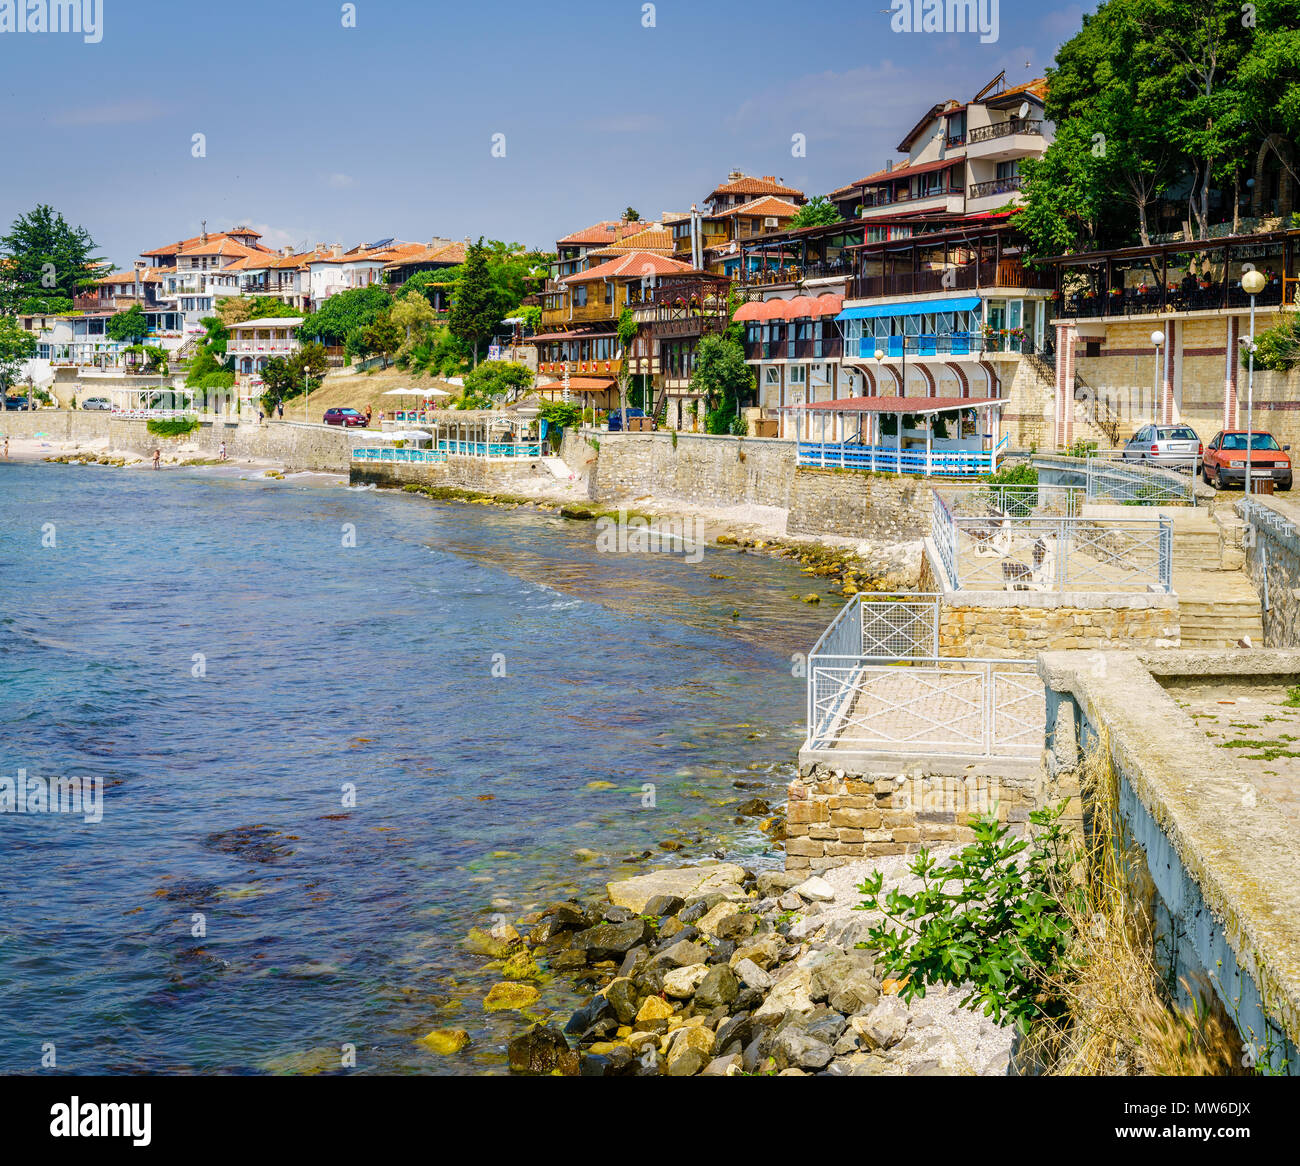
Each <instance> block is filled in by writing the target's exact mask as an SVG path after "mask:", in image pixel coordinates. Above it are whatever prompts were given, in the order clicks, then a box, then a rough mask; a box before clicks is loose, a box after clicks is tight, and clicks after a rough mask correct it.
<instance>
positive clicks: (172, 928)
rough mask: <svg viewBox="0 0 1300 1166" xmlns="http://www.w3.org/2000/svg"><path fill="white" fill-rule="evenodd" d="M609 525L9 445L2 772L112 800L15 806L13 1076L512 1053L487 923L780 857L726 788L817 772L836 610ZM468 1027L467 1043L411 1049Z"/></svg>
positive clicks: (4, 925) (793, 572) (2, 539)
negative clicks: (802, 757)
mask: <svg viewBox="0 0 1300 1166" xmlns="http://www.w3.org/2000/svg"><path fill="white" fill-rule="evenodd" d="M47 524H53V525H52V527H51V526H49V525H47ZM348 524H351V526H352V527H354V528H355V543H356V545H355V547H347V546H344V545H343V543H344V540H345V534H346V530H345V528H346V527H347V525H348ZM51 531H52V533H53V536H54V543H55V545H54V546H44V545H42V542H43V532H44V534H45V540H44V541H46V542H48V541H49V538H48V535H49V533H50V532H51ZM595 545H596V543H595V529H594V524H592V523H590V522H574V521H567V520H562V519H556V518H550V517H547V516H543V515H539V514H537V513H535V512H531V511H523V510H521V511H506V510H502V509H499V508H493V507H487V506H466V505H457V504H439V503H433V502H430V501H428V500H427V499H423V498H417V497H412V496H409V495H405V494H392V493H378V492H375V491H372V490H353V489H347V488H345V487H343V486H341V485H339V484H338V483H336V482H333V481H331V480H328V479H324V478H319V477H315V476H310V475H304V476H298V477H291V478H289V479H287V480H286V481H283V482H273V481H268V480H243V479H240V478H239V477H238V476H237V474H236V473H235V472H232V471H230V470H222V471H215V470H212V471H203V470H194V471H174V472H168V473H160V474H155V473H153V472H151V471H145V472H140V471H119V470H110V469H104V468H98V467H55V466H46V465H28V466H23V465H16V464H12V463H10V464H0V701H2V702H3V703H2V705H0V775H5V776H8V777H10V778H13V777H15V776H16V774H17V770H18V769H19V768H20V767H21V768H24V769H26V770H27V772H28V774H29V775H30V776H39V777H46V778H49V777H54V776H83V777H98V778H100V779H101V780H102V781H103V783H104V785H105V793H104V810H103V820H102V821H101V822H98V823H88V822H85V821H83V820H82V819H81V818H80V817H73V816H70V815H65V814H45V815H15V814H3V815H0V998H2V999H4V1000H5V1002H6V1003H5V1007H4V1009H3V1012H2V1013H0V1072H30V1071H35V1070H36V1069H38V1068H39V1066H40V1061H41V1056H42V1045H43V1044H45V1043H46V1042H53V1044H54V1046H55V1051H56V1055H57V1067H58V1069H59V1070H61V1071H64V1072H74V1073H88V1072H133V1071H134V1072H139V1071H154V1072H198V1071H207V1072H211V1071H230V1072H253V1071H259V1070H261V1069H265V1068H268V1067H269V1068H275V1067H277V1066H280V1067H289V1068H298V1069H301V1068H309V1067H313V1066H314V1067H324V1068H327V1069H328V1068H331V1067H334V1068H337V1062H338V1049H339V1048H340V1046H342V1045H343V1044H345V1043H347V1044H352V1045H354V1046H355V1047H356V1050H357V1052H356V1058H357V1066H358V1070H359V1071H363V1072H365V1071H370V1072H460V1073H466V1072H469V1073H473V1072H483V1071H501V1070H502V1069H503V1050H504V1044H505V1041H506V1040H507V1039H508V1038H509V1036H510V1035H511V1034H512V1033H513V1032H514V1031H517V1030H518V1028H519V1027H520V1026H521V1025H522V1024H523V1023H524V1021H523V1020H522V1019H521V1018H520V1017H519V1016H518V1015H517V1014H514V1015H512V1014H506V1015H493V1016H489V1015H486V1014H485V1013H484V1012H483V1010H482V1007H481V999H482V996H483V994H484V993H485V991H486V989H487V988H488V987H489V986H490V985H491V984H492V983H493V982H495V980H496V979H497V978H498V977H497V976H496V975H494V974H493V973H492V972H491V971H490V970H484V969H483V968H482V966H481V965H482V963H483V961H482V960H481V959H479V958H478V957H475V956H471V955H469V954H468V953H467V952H466V951H465V950H464V948H463V946H462V945H461V940H462V939H463V937H464V935H465V933H466V931H467V930H468V929H469V928H470V927H472V926H475V925H483V924H485V923H490V921H491V919H492V917H493V916H494V915H496V914H498V913H500V914H502V915H505V916H507V917H508V918H511V919H513V918H515V917H516V916H517V915H518V914H519V913H522V912H523V911H524V910H526V909H528V908H529V907H531V906H533V905H535V904H538V903H543V902H546V901H550V900H552V899H554V898H558V897H562V896H564V895H566V894H569V893H572V892H574V891H578V890H586V889H589V888H591V887H595V886H599V885H600V883H601V882H603V881H604V879H605V878H607V877H616V878H617V877H626V876H627V875H629V874H631V873H635V872H637V871H640V870H644V869H645V868H646V866H647V865H649V863H651V862H654V863H672V862H676V861H680V859H681V857H682V855H686V856H702V855H705V854H707V853H709V852H710V851H711V850H713V849H715V848H717V847H719V846H724V847H726V848H727V850H728V852H729V853H730V854H743V855H748V856H750V857H751V858H753V859H754V860H756V861H762V860H763V850H764V847H763V842H762V838H761V836H760V835H758V834H757V833H756V832H755V831H754V830H753V829H752V827H749V826H744V827H742V826H737V825H736V824H735V823H734V822H733V819H732V817H731V811H729V810H728V808H727V806H726V804H725V803H726V801H727V800H728V799H737V800H738V799H740V798H744V797H749V796H753V795H752V794H751V793H749V792H748V791H742V790H739V789H736V788H735V787H734V785H733V783H734V782H735V781H736V780H737V779H744V780H751V781H752V780H760V781H764V782H766V783H768V786H769V789H770V791H771V792H777V791H778V790H779V787H780V786H781V784H782V783H783V782H784V780H786V779H787V778H788V776H789V774H790V773H791V772H792V769H793V762H794V757H795V752H796V750H797V747H798V740H799V737H800V735H801V727H802V714H803V688H802V682H801V681H800V680H798V679H795V678H794V677H793V676H792V675H791V667H790V657H791V654H792V653H794V652H797V651H806V650H807V648H808V647H809V646H810V645H811V643H812V642H813V640H814V639H815V638H816V635H817V634H818V633H819V631H820V629H821V627H822V626H823V625H824V623H825V622H826V619H827V617H828V609H827V608H825V607H824V606H823V608H822V610H821V611H820V612H819V611H818V610H817V609H816V608H811V607H808V606H805V605H803V604H801V603H797V602H794V601H793V600H792V598H791V597H792V595H794V594H795V593H796V592H801V591H806V590H807V581H806V580H803V579H801V578H800V576H799V574H798V570H797V568H796V567H795V566H793V565H792V564H790V563H788V562H782V561H773V560H770V559H767V558H765V557H762V556H758V555H752V554H751V555H742V554H737V553H736V552H735V551H729V550H723V549H719V550H716V551H709V552H708V553H706V554H705V556H704V558H703V561H702V562H700V563H697V564H691V563H688V562H686V561H684V559H683V558H682V557H681V556H678V555H669V554H630V555H629V554H597V553H596V550H595ZM713 574H726V575H730V576H734V578H732V579H715V578H711V577H710V576H711V575H713ZM733 610H738V611H739V613H740V618H739V619H733V618H732V612H733ZM494 665H495V666H496V671H498V672H500V671H501V670H502V668H504V671H505V675H504V676H494V675H493V669H494ZM196 672H199V673H203V674H201V675H195V673H196ZM645 782H651V783H654V785H655V787H656V788H655V792H656V806H655V808H653V809H646V808H643V807H642V805H641V802H642V785H643V783H645ZM591 783H612V786H613V788H604V787H603V786H596V787H593V786H592V785H591ZM349 784H350V785H351V786H353V787H355V806H347V805H345V804H344V797H345V794H344V787H345V786H346V785H349ZM757 792H760V793H767V792H769V791H768V790H762V791H757ZM664 839H678V840H680V841H682V842H683V843H685V844H686V849H685V850H684V851H683V852H682V855H679V856H676V857H674V856H673V855H670V854H667V853H665V852H663V851H661V850H659V848H658V847H657V843H658V842H659V841H660V840H664ZM697 839H698V841H696V840H697ZM578 848H589V849H591V850H594V851H597V852H598V853H599V854H600V855H601V857H599V858H595V859H591V860H589V861H586V862H579V861H577V860H575V859H574V857H573V852H574V851H575V850H576V849H578ZM645 849H651V850H654V851H655V852H656V853H655V857H654V858H652V859H651V860H648V862H643V863H640V864H624V863H623V862H622V861H621V859H623V858H624V857H626V856H628V855H629V854H633V853H640V852H641V851H642V850H645ZM771 860H772V859H771V857H770V856H768V861H771ZM493 900H497V901H498V902H497V905H495V906H494V905H493ZM506 901H508V905H506ZM200 923H201V925H202V928H203V930H204V932H205V933H204V934H200V935H196V934H194V931H195V930H196V928H197V927H198V925H199V924H200ZM572 999H573V997H572V996H571V994H570V989H569V987H568V985H567V984H566V983H565V982H563V981H559V980H557V981H555V982H553V983H550V984H547V985H546V986H545V987H544V989H543V997H542V1001H541V1007H540V1008H539V1009H538V1012H539V1013H542V1014H544V1013H545V1011H546V1009H547V1008H553V1009H556V1010H562V1009H564V1008H565V1007H566V1005H570V1004H571V1002H572ZM448 1025H451V1026H456V1027H464V1028H466V1029H468V1030H469V1031H470V1033H471V1035H472V1037H473V1044H472V1045H471V1046H470V1047H469V1048H468V1049H467V1050H466V1051H465V1052H463V1053H462V1054H460V1055H458V1056H455V1057H451V1058H439V1057H437V1056H435V1055H434V1054H433V1053H431V1052H428V1051H426V1050H425V1049H424V1048H422V1047H421V1046H419V1045H417V1044H416V1043H415V1038H416V1037H417V1036H419V1035H422V1034H423V1033H425V1032H427V1031H429V1030H430V1029H432V1028H436V1027H442V1026H448ZM295 1057H296V1058H298V1059H294V1058H295ZM286 1058H287V1059H286Z"/></svg>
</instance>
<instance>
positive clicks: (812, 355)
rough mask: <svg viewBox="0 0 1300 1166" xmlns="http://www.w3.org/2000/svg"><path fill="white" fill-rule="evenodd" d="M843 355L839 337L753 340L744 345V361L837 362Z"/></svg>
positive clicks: (842, 344)
mask: <svg viewBox="0 0 1300 1166" xmlns="http://www.w3.org/2000/svg"><path fill="white" fill-rule="evenodd" d="M843 354H844V341H843V339H842V338H841V337H839V336H834V337H825V338H823V339H821V340H755V341H751V342H749V343H748V344H746V345H745V359H746V360H838V359H839V358H840V357H841V356H842V355H843Z"/></svg>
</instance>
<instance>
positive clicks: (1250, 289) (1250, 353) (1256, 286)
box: [1241, 267, 1268, 498]
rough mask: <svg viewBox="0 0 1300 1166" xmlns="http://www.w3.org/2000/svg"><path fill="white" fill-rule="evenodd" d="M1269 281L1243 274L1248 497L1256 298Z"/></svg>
mask: <svg viewBox="0 0 1300 1166" xmlns="http://www.w3.org/2000/svg"><path fill="white" fill-rule="evenodd" d="M1267 283H1268V280H1267V279H1266V278H1265V277H1264V273H1263V272H1262V271H1256V270H1255V268H1253V267H1252V268H1251V269H1250V270H1249V271H1243V272H1242V273H1241V290H1242V291H1244V292H1245V293H1246V294H1247V295H1248V296H1250V340H1249V341H1248V342H1247V344H1246V497H1247V498H1249V497H1250V469H1251V462H1252V459H1253V449H1254V441H1255V297H1256V296H1257V295H1259V293H1260V292H1262V291H1263V290H1264V287H1265V285H1266V284H1267Z"/></svg>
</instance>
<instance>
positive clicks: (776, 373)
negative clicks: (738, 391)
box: [763, 364, 781, 385]
mask: <svg viewBox="0 0 1300 1166" xmlns="http://www.w3.org/2000/svg"><path fill="white" fill-rule="evenodd" d="M763 383H764V384H765V385H779V384H780V383H781V370H780V369H779V368H778V367H777V366H776V365H774V364H767V365H764V366H763Z"/></svg>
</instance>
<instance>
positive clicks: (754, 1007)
mask: <svg viewBox="0 0 1300 1166" xmlns="http://www.w3.org/2000/svg"><path fill="white" fill-rule="evenodd" d="M911 862H912V859H911V858H909V857H907V856H902V855H898V856H888V857H884V858H881V859H878V860H875V861H873V862H870V863H856V864H849V865H847V866H844V867H838V868H835V869H833V870H830V871H827V872H825V874H824V875H823V876H815V877H813V878H806V877H804V876H803V875H800V874H792V873H788V872H785V871H759V872H754V871H750V870H746V869H745V868H743V867H741V866H738V865H736V864H732V863H715V864H702V865H699V866H691V867H680V868H673V869H662V870H656V871H652V872H649V873H647V874H643V875H639V876H637V877H634V878H630V879H625V880H621V881H617V882H611V883H609V884H608V885H607V894H608V899H607V901H606V902H604V903H599V902H598V903H590V902H586V903H584V902H580V901H572V900H571V901H565V902H562V903H555V904H552V905H550V906H548V907H547V908H545V909H544V910H542V911H538V912H534V913H532V914H530V915H527V916H524V917H522V918H521V919H519V920H517V921H516V923H515V924H511V923H508V922H505V921H502V922H499V923H498V924H497V925H496V926H495V927H494V928H492V930H491V931H490V932H474V933H471V935H470V937H469V946H470V947H471V949H472V950H476V951H478V952H480V953H481V954H483V955H487V956H490V957H492V962H491V963H490V964H489V965H488V966H489V967H491V968H495V969H499V970H500V973H501V975H502V976H503V977H504V979H503V980H502V982H501V983H499V984H497V985H496V986H494V987H493V989H492V990H491V991H490V992H489V993H488V999H487V1001H485V1007H488V1008H490V1009H495V1008H512V1009H515V1010H518V1011H520V1012H521V1013H523V1015H524V1016H525V1017H527V1014H528V1010H529V1006H530V1005H531V1004H532V1003H533V1002H535V1001H536V999H537V997H538V990H537V989H536V988H535V987H533V986H532V984H531V983H530V981H531V980H535V979H540V978H544V977H545V976H547V975H548V974H564V975H570V976H573V977H574V978H575V979H576V980H577V981H578V982H579V983H580V984H582V985H584V986H586V987H587V990H588V991H591V992H592V994H591V996H590V998H589V1000H588V1002H587V1003H586V1004H585V1005H584V1006H583V1007H581V1008H579V1009H578V1010H577V1011H576V1012H574V1013H573V1014H572V1015H571V1016H570V1017H569V1018H568V1020H567V1022H566V1023H564V1024H562V1025H561V1024H559V1023H556V1022H554V1021H551V1020H548V1019H538V1020H536V1021H535V1022H534V1023H532V1024H531V1025H529V1026H528V1027H527V1028H525V1029H523V1030H522V1031H521V1032H519V1033H518V1035H516V1036H515V1037H514V1039H512V1040H511V1041H510V1043H509V1047H508V1061H509V1065H510V1068H511V1070H512V1071H513V1072H516V1073H523V1074H534V1075H536V1074H559V1075H564V1076H670V1077H682V1076H695V1075H700V1076H715V1077H716V1076H740V1075H758V1074H762V1075H779V1076H807V1075H828V1076H936V1075H942V1076H949V1075H958V1076H961V1075H965V1076H973V1075H1004V1074H1006V1072H1007V1066H1008V1061H1009V1057H1010V1052H1011V1044H1012V1039H1011V1035H1012V1034H1011V1032H1010V1030H1008V1029H1004V1028H1000V1027H998V1026H997V1025H995V1024H994V1023H993V1022H992V1021H990V1020H988V1019H987V1018H986V1017H982V1016H979V1015H978V1014H976V1013H973V1012H970V1011H968V1010H967V1009H964V1008H962V1007H961V1006H960V1003H959V1001H960V999H961V997H962V992H961V991H960V990H945V989H942V988H940V989H931V990H930V991H929V992H928V993H927V994H926V995H925V996H924V997H920V998H917V999H914V1000H912V1001H911V1002H910V1004H909V1003H905V1002H904V1001H903V1000H902V999H901V997H900V996H899V994H898V993H899V990H900V988H901V987H902V985H901V984H900V983H898V982H896V981H891V980H890V979H888V978H887V977H886V976H884V975H883V974H882V971H881V969H880V968H879V967H878V966H877V964H876V961H875V959H874V957H873V955H872V953H871V952H870V951H869V950H866V949H865V948H864V947H861V946H859V945H860V944H862V943H863V942H864V941H865V940H866V938H867V935H868V932H869V931H870V929H871V927H872V926H873V924H875V923H876V922H878V921H879V919H880V916H879V915H877V914H874V913H871V912H865V911H861V910H858V909H857V907H858V904H859V903H860V901H861V898H862V895H861V893H860V892H859V891H858V890H857V887H858V885H859V883H860V882H861V881H862V879H863V878H865V877H866V876H867V874H869V873H870V871H871V870H873V869H879V870H881V871H882V872H883V873H884V874H885V883H886V888H888V887H890V886H899V887H902V888H904V889H915V886H916V885H917V880H916V879H915V877H914V876H913V875H912V874H911V873H910V871H909V869H908V868H909V866H910V864H911ZM593 989H594V991H592V990H593ZM426 1039H427V1040H428V1041H430V1042H431V1044H432V1045H433V1046H434V1047H437V1046H438V1045H440V1044H441V1045H446V1046H447V1047H448V1048H455V1047H460V1041H461V1040H462V1039H464V1040H467V1039H468V1036H467V1034H463V1033H461V1032H459V1031H458V1030H454V1029H444V1030H437V1031H436V1032H434V1033H430V1034H429V1036H428V1037H427V1038H426Z"/></svg>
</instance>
